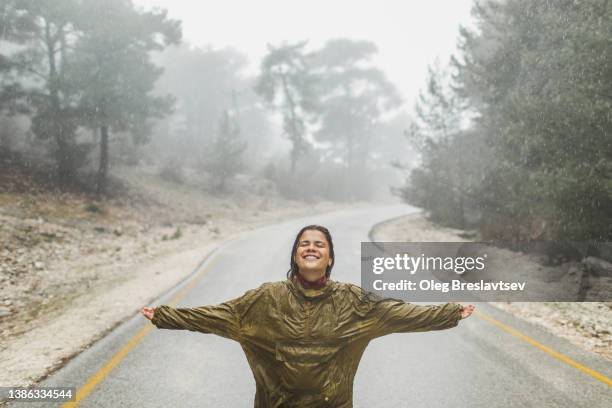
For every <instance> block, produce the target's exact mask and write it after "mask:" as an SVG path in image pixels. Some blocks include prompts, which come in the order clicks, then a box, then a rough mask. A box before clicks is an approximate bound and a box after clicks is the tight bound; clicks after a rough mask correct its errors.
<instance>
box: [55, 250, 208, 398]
mask: <svg viewBox="0 0 612 408" xmlns="http://www.w3.org/2000/svg"><path fill="white" fill-rule="evenodd" d="M216 260H217V258H213V260H212V261H210V262H209V264H208V265H207V266H206V268H204V269H202V270H201V271H200V272H199V273H198V274H197V275H196V276H195V277H194V278H193V280H192V281H191V282H189V284H188V285H187V286H185V287H184V288H183V289H181V290H180V291H179V292H178V293H177V294H176V295H174V297H173V298H172V299H171V300H170V302H169V303H167V304H168V305H170V306H174V305H176V303H178V301H179V300H181V299H182V298H183V296H185V295H186V294H187V292H189V291H190V290H191V289H193V287H194V286H195V285H196V284H197V283H198V281H199V280H200V278H202V276H204V274H205V273H206V272H208V270H209V269H210V267H211V266H212V265H213V264H214V263H215V262H216ZM152 329H153V325H152V324H151V323H147V324H146V326H145V327H143V328H142V329H141V330H140V331H139V332H138V333H137V334H136V335H135V336H134V337H132V339H131V340H130V341H128V342H127V344H126V345H125V346H123V347H122V348H121V350H119V351H118V352H117V353H116V354H115V355H114V356H113V357H112V358H111V359H110V360H109V361H108V362H107V363H106V364H105V365H104V367H102V368H101V369H100V370H99V371H98V372H97V373H95V374H94V375H92V376H91V377H90V378H89V379H88V380H87V382H86V383H85V385H83V386H82V387H81V388H79V389H78V391H77V393H76V397H75V400H74V401H70V402H66V403H64V404H62V406H61V408H76V407H78V406H79V404H80V403H81V401H82V400H83V399H84V398H85V397H87V396H88V395H89V394H90V393H91V392H92V391H93V390H94V388H95V387H96V386H97V385H98V384H99V383H100V382H102V381H103V380H104V379H105V378H106V376H108V374H109V373H110V372H111V371H112V370H113V369H114V368H115V366H116V365H117V364H119V363H120V362H121V360H123V359H124V358H125V356H127V354H128V353H129V352H130V351H132V349H133V348H134V347H136V346H137V345H138V343H140V341H141V340H142V339H143V338H144V337H145V336H146V335H147V334H148V333H149V332H150V331H151V330H152Z"/></svg>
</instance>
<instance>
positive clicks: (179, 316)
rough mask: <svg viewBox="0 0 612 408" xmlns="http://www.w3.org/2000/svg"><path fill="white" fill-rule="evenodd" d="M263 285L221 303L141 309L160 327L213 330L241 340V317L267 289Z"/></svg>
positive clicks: (199, 330) (205, 331) (221, 334)
mask: <svg viewBox="0 0 612 408" xmlns="http://www.w3.org/2000/svg"><path fill="white" fill-rule="evenodd" d="M262 288H263V286H261V287H259V288H257V289H252V290H249V291H248V292H246V293H245V294H244V295H242V296H241V297H239V298H237V299H233V300H230V301H227V302H224V303H221V304H219V305H212V306H201V307H195V308H174V307H171V306H168V305H162V306H159V307H156V308H151V307H144V308H142V310H141V312H142V314H143V315H144V316H145V317H146V318H147V319H149V320H151V323H153V324H154V325H155V326H157V328H159V329H173V330H190V331H197V332H200V333H212V334H216V335H219V336H223V337H227V338H230V339H233V340H236V341H240V333H241V330H240V320H241V317H242V316H243V315H244V313H245V312H246V311H247V310H248V309H249V308H250V306H251V305H252V304H253V302H255V301H256V300H257V299H258V298H259V297H260V295H261V294H262V293H263V290H262Z"/></svg>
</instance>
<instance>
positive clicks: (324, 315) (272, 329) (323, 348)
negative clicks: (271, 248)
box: [152, 280, 461, 408]
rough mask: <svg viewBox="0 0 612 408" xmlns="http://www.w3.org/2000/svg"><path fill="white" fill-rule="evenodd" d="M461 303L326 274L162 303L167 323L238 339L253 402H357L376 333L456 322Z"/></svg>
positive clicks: (161, 320)
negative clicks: (199, 300)
mask: <svg viewBox="0 0 612 408" xmlns="http://www.w3.org/2000/svg"><path fill="white" fill-rule="evenodd" d="M460 318H461V305H458V304H453V303H447V304H444V305H435V306H417V305H413V304H410V303H405V302H402V301H399V300H395V299H384V298H381V297H378V296H376V295H374V294H372V293H367V292H365V291H364V290H362V289H361V288H360V287H358V286H355V285H352V284H348V283H340V282H335V281H331V280H330V281H328V282H327V283H326V285H325V286H324V287H322V288H321V289H304V288H303V287H302V286H301V285H300V283H298V282H297V281H293V280H286V281H282V282H274V283H265V284H263V285H262V286H260V287H259V288H257V289H253V290H249V291H248V292H246V293H245V294H244V295H243V296H241V297H239V298H237V299H234V300H231V301H228V302H225V303H222V304H220V305H215V306H203V307H197V308H190V309H187V308H178V309H176V308H172V307H170V306H165V305H164V306H160V307H158V308H157V309H156V310H155V314H154V317H153V319H152V323H153V324H154V325H155V326H157V327H158V328H161V329H186V330H191V331H198V332H201V333H213V334H217V335H219V336H223V337H227V338H229V339H232V340H236V341H237V342H239V343H240V344H241V346H242V348H243V350H244V352H245V354H246V357H247V360H248V362H249V365H250V366H251V370H252V371H253V375H254V377H255V383H256V387H257V391H256V394H255V407H256V408H263V407H266V408H267V407H278V408H280V407H325V406H329V407H341V408H346V407H352V400H353V378H354V377H355V373H356V372H357V366H358V365H359V360H360V359H361V356H362V354H363V351H364V350H365V348H366V346H367V345H368V343H369V342H370V340H372V339H374V338H376V337H380V336H384V335H386V334H390V333H401V332H415V331H428V330H441V329H447V328H450V327H454V326H456V325H457V322H458V321H459V319H460Z"/></svg>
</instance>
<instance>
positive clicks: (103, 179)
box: [96, 126, 108, 196]
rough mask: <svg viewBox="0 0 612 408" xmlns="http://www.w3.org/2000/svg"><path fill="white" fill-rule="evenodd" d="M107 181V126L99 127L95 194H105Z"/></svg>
mask: <svg viewBox="0 0 612 408" xmlns="http://www.w3.org/2000/svg"><path fill="white" fill-rule="evenodd" d="M107 181H108V126H102V127H100V167H99V168H98V180H97V184H96V194H97V195H98V196H101V195H102V194H105V193H106V185H107Z"/></svg>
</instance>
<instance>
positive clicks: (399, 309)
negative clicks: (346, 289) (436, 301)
mask: <svg viewBox="0 0 612 408" xmlns="http://www.w3.org/2000/svg"><path fill="white" fill-rule="evenodd" d="M352 292H353V293H354V294H355V295H357V296H355V299H357V305H356V309H357V310H358V311H360V312H359V314H360V315H361V316H362V320H361V323H360V326H361V327H363V328H364V330H365V331H367V334H368V337H370V338H376V337H380V336H384V335H387V334H391V333H407V332H423V331H430V330H443V329H449V328H451V327H455V326H457V324H458V323H459V320H461V311H462V309H463V306H461V305H459V304H457V303H446V304H441V305H428V306H420V305H414V304H412V303H406V302H403V301H401V300H398V299H391V298H382V297H380V296H377V295H375V294H374V293H371V292H365V291H364V290H363V289H361V288H358V287H353V288H352Z"/></svg>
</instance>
